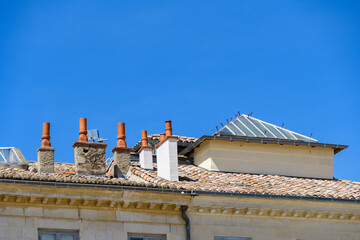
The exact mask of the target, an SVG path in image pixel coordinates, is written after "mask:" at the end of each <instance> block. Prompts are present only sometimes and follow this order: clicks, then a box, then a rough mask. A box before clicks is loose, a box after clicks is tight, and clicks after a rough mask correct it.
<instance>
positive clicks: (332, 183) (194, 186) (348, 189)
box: [130, 164, 360, 200]
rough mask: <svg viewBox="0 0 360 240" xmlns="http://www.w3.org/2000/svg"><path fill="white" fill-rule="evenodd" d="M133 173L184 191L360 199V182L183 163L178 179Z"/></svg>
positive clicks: (134, 170) (136, 169)
mask: <svg viewBox="0 0 360 240" xmlns="http://www.w3.org/2000/svg"><path fill="white" fill-rule="evenodd" d="M130 169H131V172H132V173H133V174H135V175H137V176H139V177H141V178H143V179H144V180H146V181H148V182H153V183H155V184H160V185H161V186H163V187H164V186H168V187H170V186H171V187H174V188H176V189H180V190H187V191H190V190H197V191H211V192H232V193H247V194H263V195H278V196H297V197H321V198H337V199H356V200H360V182H352V181H347V180H336V179H334V180H324V179H311V178H299V177H286V176H278V175H262V174H245V173H225V172H211V171H208V170H205V169H203V168H200V167H197V166H195V165H179V180H180V181H178V182H170V181H167V180H164V179H162V178H159V177H157V173H156V164H154V170H145V169H142V168H140V167H139V166H138V164H133V166H132V167H131V168H130Z"/></svg>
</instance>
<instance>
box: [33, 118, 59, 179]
mask: <svg viewBox="0 0 360 240" xmlns="http://www.w3.org/2000/svg"><path fill="white" fill-rule="evenodd" d="M41 138H42V142H41V147H40V148H39V149H38V150H37V153H38V157H37V158H38V171H39V172H43V173H53V172H54V151H55V149H54V148H52V147H51V143H50V123H48V122H44V123H43V130H42V137H41Z"/></svg>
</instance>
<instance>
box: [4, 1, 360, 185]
mask: <svg viewBox="0 0 360 240" xmlns="http://www.w3.org/2000/svg"><path fill="white" fill-rule="evenodd" d="M359 66H360V3H359V1H329V0H326V1H325V0H324V1H289V0H286V1H285V0H284V1H276V0H274V1H267V0H266V1H265V0H264V1H239V0H236V1H209V0H207V1H77V0H74V1H1V3H0V89H1V94H0V107H1V113H2V114H1V118H0V146H15V147H19V148H20V149H21V150H22V152H23V154H24V155H25V157H26V158H27V159H28V160H36V156H37V153H36V149H37V148H38V147H39V146H40V143H41V129H42V122H46V121H48V122H51V142H52V146H53V147H54V148H55V149H56V150H55V161H59V162H73V148H72V144H73V143H74V142H75V141H76V140H77V138H78V121H79V118H80V117H87V118H88V128H89V129H92V128H97V129H99V130H100V134H101V136H102V137H104V138H109V141H107V144H108V147H107V157H110V156H111V151H110V150H111V149H112V148H113V147H114V146H115V144H116V136H117V129H116V127H117V122H122V121H123V122H126V132H127V142H128V145H129V146H133V145H134V144H135V143H136V142H137V141H138V140H140V138H141V130H143V129H146V130H148V133H149V134H151V133H160V132H163V131H164V121H165V120H168V119H170V120H172V121H173V131H174V134H178V135H183V136H194V137H200V136H202V135H205V134H212V129H215V126H216V125H219V124H220V123H221V122H223V123H224V122H226V121H225V119H226V118H230V117H233V116H234V114H235V113H237V111H240V112H241V113H246V114H247V113H250V112H253V116H254V117H256V118H259V119H261V120H264V121H267V122H270V123H273V124H276V125H281V124H282V123H284V124H285V125H284V127H285V128H288V129H290V130H293V131H296V132H298V133H301V134H304V135H307V136H309V135H310V134H311V133H313V135H312V136H313V137H314V138H316V139H318V140H319V141H320V142H325V143H334V144H346V145H349V148H348V149H346V150H344V151H343V152H341V153H339V154H337V155H336V157H335V160H334V166H335V167H334V175H335V177H336V178H343V179H349V180H355V181H360V174H359V169H360V161H359V155H360V143H359V140H358V136H359V133H360V127H359V120H358V119H359V117H360V110H359V103H360V94H359V90H360V81H359V77H360V68H359Z"/></svg>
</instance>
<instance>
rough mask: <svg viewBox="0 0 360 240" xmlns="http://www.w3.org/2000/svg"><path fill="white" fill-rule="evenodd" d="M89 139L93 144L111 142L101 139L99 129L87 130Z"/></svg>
mask: <svg viewBox="0 0 360 240" xmlns="http://www.w3.org/2000/svg"><path fill="white" fill-rule="evenodd" d="M87 137H88V139H89V140H92V141H93V142H96V143H102V142H104V141H107V140H109V139H108V138H101V137H100V134H99V130H97V129H90V130H87Z"/></svg>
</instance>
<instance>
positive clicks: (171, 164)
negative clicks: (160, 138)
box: [156, 138, 179, 181]
mask: <svg viewBox="0 0 360 240" xmlns="http://www.w3.org/2000/svg"><path fill="white" fill-rule="evenodd" d="M156 162H157V174H158V176H159V177H161V178H164V179H166V180H169V181H178V180H179V170H178V155H177V139H175V138H168V139H166V140H165V141H164V142H163V143H162V144H161V145H160V146H159V147H158V148H157V149H156Z"/></svg>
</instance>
